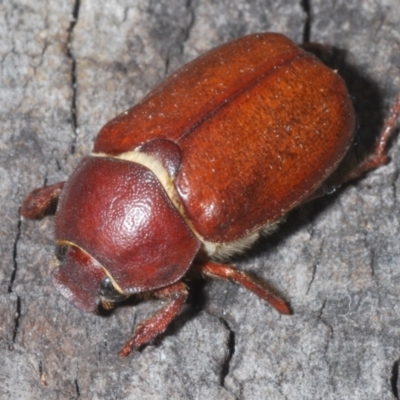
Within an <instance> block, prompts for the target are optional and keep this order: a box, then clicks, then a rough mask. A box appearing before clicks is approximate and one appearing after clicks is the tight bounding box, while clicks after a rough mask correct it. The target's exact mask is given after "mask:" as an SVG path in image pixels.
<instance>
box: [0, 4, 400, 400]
mask: <svg viewBox="0 0 400 400" xmlns="http://www.w3.org/2000/svg"><path fill="white" fill-rule="evenodd" d="M260 31H277V32H281V33H284V34H286V35H287V36H289V37H290V38H292V39H293V40H295V41H297V42H299V43H300V42H302V41H303V39H304V37H306V38H309V40H310V41H312V42H319V43H323V44H327V45H332V46H333V48H334V54H335V57H336V62H337V65H338V70H339V73H340V74H341V75H342V76H344V78H345V80H346V82H347V84H348V87H349V90H350V92H351V95H352V97H353V99H354V104H355V107H356V110H357V114H358V120H359V131H358V132H359V134H358V140H357V142H358V145H359V147H360V146H363V147H364V145H366V146H367V147H368V145H370V144H371V143H373V139H374V138H376V136H377V135H378V132H379V128H380V126H381V125H382V121H383V118H384V115H385V114H386V113H387V110H388V108H389V105H390V103H391V101H392V100H393V99H394V97H395V95H396V93H397V92H398V90H399V87H400V82H399V73H398V70H397V66H399V65H400V3H399V2H398V1H397V0H384V1H379V2H377V1H372V0H369V1H365V0H354V1H351V2H349V1H342V0H340V1H332V0H329V1H311V0H310V1H303V2H300V1H292V0H290V1H287V0H267V1H261V0H252V1H244V0H243V1H241V0H239V1H234V2H233V1H225V0H218V1H209V0H189V1H179V0H176V1H175V0H159V1H150V0H147V1H145V0H140V1H128V0H111V1H107V2H100V1H95V0H75V1H74V0H68V1H60V0H54V1H37V2H32V1H26V0H5V1H0V67H1V68H0V221H1V224H0V249H1V257H0V315H1V318H0V360H1V363H0V398H2V399H79V398H81V399H141V400H145V399H152V400H153V399H246V400H247V399H248V400H250V399H396V398H397V399H398V398H399V396H398V392H399V386H398V384H399V361H400V291H399V283H400V246H399V236H400V221H399V215H400V214H399V209H400V201H399V189H400V179H399V170H400V145H399V139H398V138H397V137H395V139H394V140H393V141H392V145H391V150H390V155H391V157H392V161H391V163H390V164H388V165H387V166H385V167H382V168H380V169H379V170H377V171H374V172H372V173H370V174H369V175H368V176H367V177H365V178H364V179H361V180H359V181H357V182H354V183H352V184H349V185H346V186H344V187H342V188H341V189H340V190H338V191H337V192H335V193H334V194H332V195H330V196H328V197H326V198H324V199H319V200H317V201H314V202H313V203H310V204H307V205H304V206H302V207H301V208H299V209H297V210H295V211H293V212H292V213H291V214H290V215H289V216H288V218H287V221H286V222H285V223H284V224H282V226H281V227H280V229H279V231H278V232H277V233H276V234H274V235H273V236H271V237H268V238H265V239H263V240H261V241H260V242H259V243H258V244H257V245H256V246H255V248H254V249H252V250H251V251H250V252H248V253H247V254H246V255H245V256H243V257H240V258H237V259H235V260H234V264H235V265H237V266H239V267H240V268H241V269H243V270H246V271H251V272H252V273H254V274H255V275H256V276H258V277H260V278H261V279H263V280H265V281H266V282H269V283H270V284H271V286H272V287H274V288H276V289H277V290H278V291H279V292H280V293H281V294H282V295H283V296H284V297H285V298H286V299H288V300H289V301H290V303H291V305H292V308H293V311H294V314H293V315H292V316H290V317H287V316H280V315H278V314H277V313H276V312H275V311H274V310H273V309H271V308H270V307H269V306H267V305H265V304H264V303H262V302H261V301H260V300H259V299H258V298H256V297H255V296H254V295H252V294H250V293H248V292H247V291H246V290H244V289H243V288H238V287H236V286H235V285H233V284H230V283H227V282H221V281H214V282H208V283H206V284H205V285H203V286H201V285H200V286H197V285H196V284H194V286H195V287H194V293H193V296H192V297H191V299H190V300H189V302H188V304H187V306H186V307H185V309H184V311H183V313H182V314H181V315H180V316H179V317H178V318H176V320H175V321H174V322H173V323H172V325H171V326H170V327H169V329H168V330H167V332H166V334H164V335H162V337H161V338H159V339H157V340H156V341H155V342H154V343H153V344H151V345H149V346H147V347H145V348H144V349H143V350H142V351H140V352H135V353H134V354H132V355H130V356H129V357H127V358H124V359H121V358H119V357H118V356H117V351H118V350H119V349H120V347H121V346H122V345H123V344H124V342H125V341H126V340H127V339H128V338H129V337H130V335H131V333H132V330H133V327H134V325H135V324H137V323H138V322H140V321H142V320H143V319H144V318H146V317H147V316H149V315H151V314H152V313H154V312H155V311H156V310H157V309H158V308H159V307H160V303H159V302H157V301H143V302H133V303H132V304H131V305H126V306H123V307H120V308H117V309H116V310H115V311H114V312H113V313H111V314H110V315H108V316H98V315H91V314H85V313H83V312H81V311H80V310H78V309H76V308H75V307H74V306H73V305H72V304H70V303H68V302H67V301H66V300H65V299H64V298H62V296H61V295H60V294H59V293H57V292H56V291H55V289H54V288H53V286H52V284H51V279H50V271H51V269H52V268H54V267H55V265H56V263H57V260H56V258H55V254H54V241H53V231H52V229H53V218H52V217H46V218H44V219H42V220H40V221H28V220H24V219H23V218H21V217H20V216H19V207H20V204H21V201H22V199H23V198H24V197H25V196H26V195H27V194H28V193H29V191H31V190H32V189H34V188H36V187H41V186H43V185H44V184H51V183H55V182H58V181H60V180H65V179H66V178H67V177H68V175H69V174H70V173H71V172H72V171H73V169H74V167H75V166H76V165H77V163H78V162H79V160H80V158H81V157H82V156H83V155H85V154H87V153H89V152H90V150H91V147H92V144H93V140H94V138H95V136H96V134H97V132H98V131H99V129H100V128H101V126H102V125H103V124H105V123H106V122H107V121H108V120H109V119H111V118H112V117H114V116H115V115H117V114H118V113H120V112H122V111H123V110H125V109H126V108H128V107H130V106H132V105H133V104H135V103H136V102H137V101H138V100H140V98H141V97H142V96H144V95H145V94H146V93H147V92H148V91H149V90H150V89H151V88H152V87H153V86H154V85H155V84H157V83H158V82H160V81H162V79H163V78H164V77H165V76H166V75H168V74H170V73H171V72H173V71H174V70H176V68H178V67H179V66H181V65H182V64H184V63H185V62H187V61H189V60H191V59H193V58H194V57H196V56H197V55H199V54H201V53H203V52H204V51H206V50H208V49H210V48H212V47H214V46H216V45H218V44H220V43H223V42H226V41H228V40H231V39H233V38H236V37H239V36H242V35H245V34H249V33H253V32H260ZM310 84H312V82H310Z"/></svg>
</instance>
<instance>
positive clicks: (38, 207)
mask: <svg viewBox="0 0 400 400" xmlns="http://www.w3.org/2000/svg"><path fill="white" fill-rule="evenodd" d="M64 184H65V182H57V183H55V184H54V185H50V186H46V187H43V188H39V189H35V190H33V191H32V192H31V193H30V194H29V195H28V197H27V198H26V199H25V200H24V202H23V203H22V206H21V214H22V215H23V216H24V217H25V218H29V219H34V218H41V217H43V216H44V215H45V214H46V213H51V211H52V210H53V209H54V210H55V206H56V204H57V201H58V198H59V197H60V193H61V190H62V188H63V187H64Z"/></svg>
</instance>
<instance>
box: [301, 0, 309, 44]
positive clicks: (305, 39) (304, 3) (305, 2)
mask: <svg viewBox="0 0 400 400" xmlns="http://www.w3.org/2000/svg"><path fill="white" fill-rule="evenodd" d="M310 3H311V2H310V0H301V7H302V9H303V10H304V12H305V14H306V20H305V22H304V29H303V43H309V42H310V37H311V4H310Z"/></svg>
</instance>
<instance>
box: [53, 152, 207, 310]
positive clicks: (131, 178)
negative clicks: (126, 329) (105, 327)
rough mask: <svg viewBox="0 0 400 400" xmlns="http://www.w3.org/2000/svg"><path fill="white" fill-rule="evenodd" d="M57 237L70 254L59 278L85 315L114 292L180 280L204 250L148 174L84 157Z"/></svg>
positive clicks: (63, 204) (65, 199)
mask: <svg viewBox="0 0 400 400" xmlns="http://www.w3.org/2000/svg"><path fill="white" fill-rule="evenodd" d="M55 233H56V238H57V242H58V243H59V244H61V245H66V246H67V247H68V250H67V254H66V258H65V260H64V261H63V263H62V264H61V266H60V267H58V268H57V270H56V271H55V272H54V275H53V281H54V283H55V285H56V287H57V288H58V289H59V290H60V292H61V293H62V294H63V295H64V296H65V297H67V298H68V299H69V300H72V301H73V302H74V303H75V305H77V306H78V307H79V308H81V309H83V310H86V311H92V310H94V309H95V308H96V304H97V303H98V301H99V299H102V300H103V302H106V303H107V302H109V301H114V300H115V298H113V296H111V295H110V293H111V292H112V291H113V290H114V292H115V291H116V292H117V294H118V293H119V295H120V296H121V297H122V298H123V297H126V296H129V295H130V294H132V293H137V292H143V291H149V290H153V289H157V288H160V287H164V286H167V285H169V284H171V283H173V282H176V281H177V280H179V279H180V278H181V277H182V276H183V275H184V273H185V272H186V271H187V269H188V268H189V266H190V264H191V263H192V261H193V258H194V257H195V255H196V253H197V252H198V250H199V247H200V243H199V241H198V239H197V238H196V237H195V236H194V235H193V233H192V231H191V230H190V228H189V227H188V226H187V224H186V223H185V222H184V220H183V218H182V217H181V215H180V214H179V213H178V211H177V210H176V208H175V207H174V206H173V204H172V202H171V200H170V199H169V198H168V196H167V194H166V192H165V191H164V189H163V187H162V186H161V184H160V182H159V181H158V180H157V178H156V177H155V175H154V174H153V173H152V172H151V171H150V170H149V169H147V168H146V167H144V166H142V165H140V164H137V163H133V162H129V161H123V160H117V159H113V158H105V157H86V158H84V159H83V160H82V161H81V163H80V164H79V166H78V168H77V170H76V171H75V172H74V174H73V175H72V176H71V178H70V179H69V180H68V182H67V184H66V185H65V187H64V188H63V191H62V193H61V197H60V200H59V204H58V209H57V213H56V228H55ZM110 288H111V289H113V290H111V291H110V290H109V289H110ZM110 297H111V298H110ZM117 297H118V295H117Z"/></svg>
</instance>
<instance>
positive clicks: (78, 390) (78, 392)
mask: <svg viewBox="0 0 400 400" xmlns="http://www.w3.org/2000/svg"><path fill="white" fill-rule="evenodd" d="M74 383H75V391H76V398H77V399H79V398H80V397H81V390H80V389H79V383H78V378H75V381H74Z"/></svg>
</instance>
